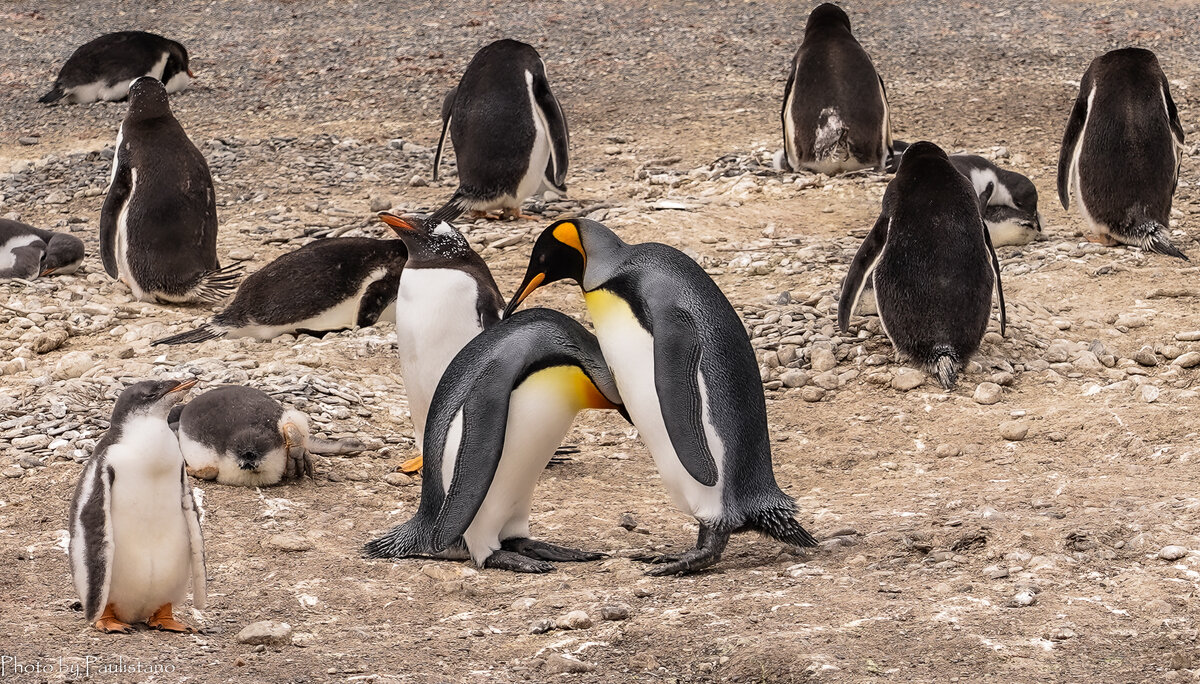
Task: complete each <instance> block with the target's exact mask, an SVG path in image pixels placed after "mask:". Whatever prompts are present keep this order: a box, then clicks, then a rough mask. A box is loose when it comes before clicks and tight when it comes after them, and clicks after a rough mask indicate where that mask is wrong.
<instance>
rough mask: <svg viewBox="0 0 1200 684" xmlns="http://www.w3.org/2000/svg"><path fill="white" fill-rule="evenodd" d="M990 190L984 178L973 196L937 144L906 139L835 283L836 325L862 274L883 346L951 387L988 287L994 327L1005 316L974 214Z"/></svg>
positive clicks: (856, 297) (986, 312) (987, 307)
mask: <svg viewBox="0 0 1200 684" xmlns="http://www.w3.org/2000/svg"><path fill="white" fill-rule="evenodd" d="M992 191H993V190H992V188H991V187H990V186H989V187H988V188H986V189H985V191H984V196H983V197H977V196H976V194H975V191H974V188H973V187H972V185H971V182H970V181H969V180H967V178H966V177H965V176H963V175H962V174H961V173H959V172H958V170H957V169H955V167H954V165H953V164H951V163H950V160H949V158H948V157H947V155H946V153H945V152H943V151H942V149H941V148H940V147H938V146H937V145H934V144H933V143H931V142H918V143H914V144H913V145H912V146H911V147H909V148H908V150H906V151H905V152H904V156H903V158H902V159H901V161H900V168H899V170H898V171H897V173H896V177H895V178H894V179H893V180H892V182H891V183H889V184H888V187H887V190H886V191H885V192H884V195H883V210H882V211H881V212H880V214H879V219H878V220H877V221H876V222H875V226H874V227H873V228H872V229H871V232H870V233H869V234H868V235H867V237H866V239H864V240H863V242H862V244H861V245H860V246H859V248H858V252H857V253H856V254H855V255H854V261H853V262H851V264H850V272H849V273H848V274H847V275H846V280H845V281H844V283H843V284H842V294H841V298H840V299H839V300H838V326H839V327H840V328H841V330H842V331H843V332H845V331H847V330H848V329H849V325H850V316H851V314H853V313H854V310H855V308H856V306H857V305H858V303H859V301H860V297H861V295H862V292H863V290H864V289H865V288H866V286H867V282H868V280H870V281H871V282H872V283H873V284H874V288H875V304H876V308H877V309H878V311H879V319H880V322H881V323H883V329H884V332H885V333H887V336H888V337H889V338H890V339H891V340H892V344H894V345H895V346H896V349H897V350H898V351H900V352H901V353H902V354H904V355H906V356H908V357H910V358H912V359H914V360H915V361H917V362H919V363H921V364H923V365H924V366H925V367H926V368H927V369H928V370H929V372H930V373H932V374H933V375H934V376H935V377H936V378H937V380H938V382H939V383H941V385H942V387H944V388H946V389H950V388H952V387H954V384H955V382H956V381H957V377H958V372H959V370H960V369H961V368H962V367H963V365H964V364H965V363H966V362H967V360H968V359H969V358H970V357H971V355H972V354H974V353H975V352H976V351H977V350H978V349H979V344H980V342H981V341H982V340H983V334H984V333H985V332H986V331H987V325H988V319H989V318H990V316H991V310H992V288H993V287H995V289H996V292H997V295H998V298H999V301H1000V334H1001V335H1003V334H1004V332H1005V326H1006V323H1007V320H1006V316H1005V310H1004V290H1003V288H1002V287H1001V284H1000V263H999V261H998V260H997V258H996V251H995V249H993V247H992V243H991V238H990V237H989V235H988V231H987V229H986V228H985V227H984V225H983V219H982V217H981V214H980V208H981V206H984V205H986V204H987V201H988V199H989V196H990V195H991V193H992Z"/></svg>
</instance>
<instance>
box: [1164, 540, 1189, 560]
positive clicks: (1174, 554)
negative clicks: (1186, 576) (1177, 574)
mask: <svg viewBox="0 0 1200 684" xmlns="http://www.w3.org/2000/svg"><path fill="white" fill-rule="evenodd" d="M1187 553H1188V550H1187V549H1186V548H1184V547H1182V546H1175V545H1174V544H1172V545H1171V546H1164V547H1162V550H1160V551H1159V552H1158V557H1159V558H1161V559H1163V560H1165V561H1175V560H1179V559H1180V558H1183V557H1184V556H1186V555H1187Z"/></svg>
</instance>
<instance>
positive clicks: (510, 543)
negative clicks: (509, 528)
mask: <svg viewBox="0 0 1200 684" xmlns="http://www.w3.org/2000/svg"><path fill="white" fill-rule="evenodd" d="M500 548H502V549H504V550H505V551H511V552H513V553H518V554H521V555H522V556H525V557H526V558H533V559H535V560H544V561H554V562H557V563H586V562H589V561H598V560H602V559H604V558H607V557H608V554H604V553H597V552H595V551H582V550H580V549H572V548H568V547H566V546H559V545H557V544H550V543H548V542H544V541H538V540H536V539H530V538H528V537H514V538H512V539H505V540H504V541H502V542H500Z"/></svg>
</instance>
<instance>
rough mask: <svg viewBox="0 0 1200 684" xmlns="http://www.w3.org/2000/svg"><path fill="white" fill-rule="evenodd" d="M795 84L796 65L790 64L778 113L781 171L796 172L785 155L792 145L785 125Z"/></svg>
mask: <svg viewBox="0 0 1200 684" xmlns="http://www.w3.org/2000/svg"><path fill="white" fill-rule="evenodd" d="M795 83H796V63H795V62H792V66H791V68H790V69H788V78H787V85H786V86H784V88H783V106H782V107H781V108H780V113H779V123H780V125H781V126H783V158H782V159H780V160H779V168H780V170H782V171H796V170H797V169H796V168H795V167H794V166H792V160H791V159H788V153H787V151H788V147H789V146H790V145H791V144H792V141H791V140H788V139H787V138H788V125H787V117H788V103H789V102H791V98H792V87H793V86H794V85H795ZM797 161H799V160H797Z"/></svg>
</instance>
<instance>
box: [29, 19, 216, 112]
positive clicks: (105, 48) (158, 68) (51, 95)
mask: <svg viewBox="0 0 1200 684" xmlns="http://www.w3.org/2000/svg"><path fill="white" fill-rule="evenodd" d="M142 76H148V77H150V78H156V79H158V80H159V81H161V82H162V83H163V84H164V85H165V87H166V90H167V92H168V93H177V92H179V91H181V90H183V89H184V88H186V87H187V86H188V84H189V83H190V82H191V79H192V78H193V74H192V70H191V69H190V68H188V52H187V48H185V47H183V45H182V44H180V43H178V42H176V41H173V40H168V39H167V38H163V37H162V36H159V35H155V34H153V33H146V32H145V31H120V32H118V33H106V34H105V35H103V36H100V37H99V38H96V39H94V40H91V41H89V42H87V43H84V44H83V45H82V46H80V47H79V48H78V49H76V50H75V52H73V53H71V56H70V57H68V58H67V61H66V63H65V64H63V66H62V69H60V70H59V72H58V78H56V79H54V86H53V87H52V88H50V91H49V92H47V93H46V94H45V95H43V96H42V97H41V98H40V99H39V100H38V102H41V103H42V104H49V103H51V102H57V101H59V100H64V101H65V102H76V103H88V102H96V101H97V100H106V101H115V100H124V99H125V97H126V96H127V95H128V94H129V87H130V86H131V85H133V82H134V81H135V80H137V79H138V78H140V77H142Z"/></svg>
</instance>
